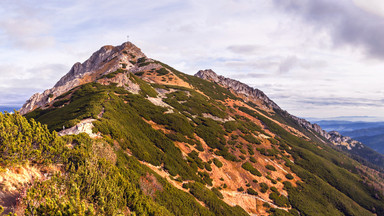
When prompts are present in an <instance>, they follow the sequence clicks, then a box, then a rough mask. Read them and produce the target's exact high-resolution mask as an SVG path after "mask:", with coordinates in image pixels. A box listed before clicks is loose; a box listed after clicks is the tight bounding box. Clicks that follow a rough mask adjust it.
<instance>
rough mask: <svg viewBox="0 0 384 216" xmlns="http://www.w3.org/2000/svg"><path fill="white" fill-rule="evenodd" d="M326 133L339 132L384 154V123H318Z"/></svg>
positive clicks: (327, 121)
mask: <svg viewBox="0 0 384 216" xmlns="http://www.w3.org/2000/svg"><path fill="white" fill-rule="evenodd" d="M316 124H318V125H320V126H321V127H322V128H323V129H324V130H326V131H338V132H340V134H342V135H344V136H349V137H351V138H353V139H355V140H358V141H360V142H362V143H363V144H365V145H367V146H369V147H370V148H372V149H374V150H375V151H377V152H380V153H382V154H384V122H363V121H357V122H355V121H339V120H323V121H316Z"/></svg>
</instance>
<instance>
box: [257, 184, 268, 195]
mask: <svg viewBox="0 0 384 216" xmlns="http://www.w3.org/2000/svg"><path fill="white" fill-rule="evenodd" d="M259 186H260V192H261V193H265V192H267V190H268V188H269V187H268V185H267V184H265V183H264V182H262V183H260V184H259Z"/></svg>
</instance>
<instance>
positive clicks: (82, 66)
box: [20, 42, 146, 115]
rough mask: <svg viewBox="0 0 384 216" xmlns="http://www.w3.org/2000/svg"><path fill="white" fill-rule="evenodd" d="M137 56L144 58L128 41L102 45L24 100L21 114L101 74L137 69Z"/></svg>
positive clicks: (95, 78) (92, 80)
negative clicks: (82, 61) (49, 85)
mask: <svg viewBox="0 0 384 216" xmlns="http://www.w3.org/2000/svg"><path fill="white" fill-rule="evenodd" d="M139 58H146V56H145V55H144V53H142V52H141V50H140V49H139V48H138V47H136V46H135V45H134V44H132V43H130V42H126V43H123V44H122V45H120V46H116V47H114V46H103V47H102V48H101V49H100V50H98V51H97V52H95V53H93V54H92V56H91V57H90V58H89V59H88V60H86V61H85V62H84V63H79V62H78V63H76V64H74V65H73V66H72V68H71V70H70V71H69V72H68V73H67V74H66V75H65V76H63V77H62V78H61V79H60V80H59V81H58V82H57V83H56V85H55V86H54V87H53V88H51V89H48V90H45V91H44V92H43V93H36V94H34V95H32V97H31V98H30V99H29V100H27V101H26V103H25V104H24V105H23V106H22V108H21V109H20V113H21V114H22V115H24V114H26V113H28V112H30V111H32V110H34V109H36V108H38V107H42V108H43V107H44V106H45V105H46V104H47V103H49V102H51V100H52V99H54V98H56V97H57V96H60V95H61V94H63V93H65V92H67V91H69V90H71V89H72V88H74V87H76V86H79V85H82V84H85V83H89V82H94V81H96V80H97V79H98V78H100V77H101V76H103V75H106V74H109V73H111V72H114V71H116V70H117V69H125V70H127V71H130V72H132V71H139V70H138V69H137V68H138V65H136V62H137V60H138V59H139Z"/></svg>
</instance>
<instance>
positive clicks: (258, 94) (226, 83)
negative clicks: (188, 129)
mask: <svg viewBox="0 0 384 216" xmlns="http://www.w3.org/2000/svg"><path fill="white" fill-rule="evenodd" d="M195 76H197V77H199V78H202V79H205V80H209V81H212V82H215V83H218V84H220V85H222V86H223V87H225V88H228V89H231V90H233V91H235V92H236V93H239V94H244V96H245V98H247V97H248V98H254V99H258V100H261V101H262V102H263V103H264V104H263V105H264V107H268V109H270V110H274V111H279V112H281V113H282V114H283V115H286V116H288V117H289V118H292V119H294V120H295V121H296V122H297V123H298V124H300V125H301V126H302V127H304V128H306V129H308V130H310V131H314V132H315V133H317V134H319V135H320V136H322V137H324V138H325V139H326V140H328V141H330V142H331V143H332V144H334V145H336V146H340V147H342V148H346V149H347V150H349V151H350V150H352V149H356V151H359V150H360V149H362V148H367V147H366V146H365V145H364V144H363V143H361V142H359V141H357V140H354V139H352V138H351V137H348V136H343V135H342V134H340V133H339V132H337V131H330V132H327V131H325V130H323V129H322V128H321V126H320V125H318V124H316V123H315V124H312V123H311V122H309V121H307V120H306V119H303V118H299V117H296V116H294V115H291V114H289V113H288V112H287V111H285V110H283V109H281V108H280V107H279V106H278V105H277V104H276V103H275V102H273V101H272V100H271V99H270V98H269V97H268V96H267V95H266V94H265V93H264V92H262V91H261V90H259V89H256V88H252V87H250V86H248V85H247V84H244V83H242V82H239V81H237V80H233V79H230V78H226V77H224V76H221V75H217V74H216V73H215V72H214V71H213V70H211V69H206V70H200V71H198V72H197V73H196V74H195ZM314 135H316V134H314ZM356 151H355V152H356ZM360 156H362V155H360ZM363 157H364V156H363ZM377 157H378V158H379V159H377V158H376V159H374V160H380V162H379V163H378V164H380V165H381V166H382V165H384V156H383V155H382V156H381V157H380V155H379V154H378V155H377ZM371 162H372V161H371Z"/></svg>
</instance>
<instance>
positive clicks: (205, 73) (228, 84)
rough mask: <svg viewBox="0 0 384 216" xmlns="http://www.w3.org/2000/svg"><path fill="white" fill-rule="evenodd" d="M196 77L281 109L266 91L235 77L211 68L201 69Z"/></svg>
mask: <svg viewBox="0 0 384 216" xmlns="http://www.w3.org/2000/svg"><path fill="white" fill-rule="evenodd" d="M195 76H196V77H200V78H202V79H205V80H209V81H212V82H215V83H218V84H220V85H222V86H223V87H225V88H229V89H231V90H233V91H235V92H237V93H239V94H243V95H244V96H246V97H248V98H252V99H256V100H260V101H262V102H263V103H264V105H265V106H267V107H268V108H270V109H281V108H280V107H279V106H278V105H277V104H276V103H275V102H273V101H272V100H271V99H269V98H268V97H267V95H265V94H264V92H262V91H260V90H259V89H255V88H252V87H250V86H248V85H246V84H244V83H242V82H239V81H237V80H234V79H230V78H226V77H224V76H219V75H217V74H216V73H215V72H214V71H212V70H211V69H207V70H200V71H199V72H197V73H196V74H195Z"/></svg>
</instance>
